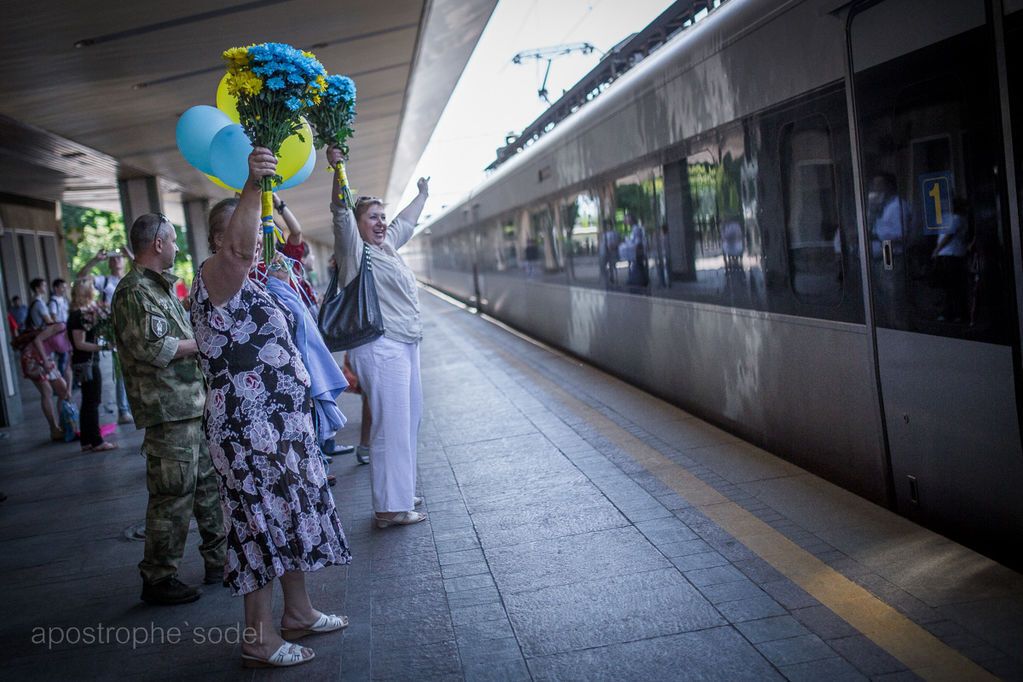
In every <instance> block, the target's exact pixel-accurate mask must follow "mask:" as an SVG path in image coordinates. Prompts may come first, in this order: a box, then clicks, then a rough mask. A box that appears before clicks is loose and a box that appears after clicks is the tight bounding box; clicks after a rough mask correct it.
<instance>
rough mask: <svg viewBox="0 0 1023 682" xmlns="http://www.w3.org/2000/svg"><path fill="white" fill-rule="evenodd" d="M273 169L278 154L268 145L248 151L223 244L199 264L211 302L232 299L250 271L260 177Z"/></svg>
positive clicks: (254, 240) (256, 231)
mask: <svg viewBox="0 0 1023 682" xmlns="http://www.w3.org/2000/svg"><path fill="white" fill-rule="evenodd" d="M276 170H277V158H276V157H275V156H274V155H273V154H271V153H270V150H269V149H266V148H264V147H256V148H255V149H253V150H252V153H251V154H249V179H248V180H247V181H246V182H245V187H243V188H242V194H241V197H240V198H239V199H238V206H237V207H236V208H235V210H234V213H232V214H231V219H230V221H228V223H227V229H225V230H224V242H223V245H222V246H221V248H220V249H219V250H218V251H217V252H216V253H215V254H213V255H212V256H210V258H209V260H207V261H206V262H205V263H204V264H203V266H202V273H201V276H202V279H203V283H204V284H205V285H206V291H207V292H208V293H209V296H210V302H211V303H213V305H222V304H224V303H226V302H227V301H229V300H231V297H233V296H234V295H235V294H236V293H238V291H239V290H240V289H241V288H242V284H244V283H245V278H246V277H248V275H249V268H250V267H252V260H253V257H254V256H255V253H256V244H257V240H258V239H259V225H260V215H259V213H260V210H261V208H262V207H261V201H260V198H261V194H262V189H261V188H260V184H259V181H260V178H263V177H266V176H268V175H273V174H274V173H275V172H276Z"/></svg>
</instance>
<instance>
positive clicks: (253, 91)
mask: <svg viewBox="0 0 1023 682" xmlns="http://www.w3.org/2000/svg"><path fill="white" fill-rule="evenodd" d="M262 89H263V80H262V79H261V78H260V77H259V76H257V75H256V74H254V73H252V72H251V71H229V72H228V78H227V91H228V92H229V93H231V94H232V95H234V96H235V97H240V96H243V95H258V94H259V92H260V91H261V90H262Z"/></svg>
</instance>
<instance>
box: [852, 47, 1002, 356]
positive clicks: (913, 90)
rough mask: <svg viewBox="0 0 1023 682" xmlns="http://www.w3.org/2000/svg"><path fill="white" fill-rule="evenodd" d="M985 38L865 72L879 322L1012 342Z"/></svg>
mask: <svg viewBox="0 0 1023 682" xmlns="http://www.w3.org/2000/svg"><path fill="white" fill-rule="evenodd" d="M988 40H989V35H988V33H987V32H986V30H985V28H976V29H972V30H969V31H966V32H964V33H961V34H960V35H957V36H955V37H952V38H948V39H946V40H943V41H941V42H938V43H936V44H934V45H931V46H928V47H926V48H923V49H920V50H917V51H914V52H911V53H909V54H906V55H904V56H900V57H898V58H896V59H893V60H891V61H888V62H885V63H883V64H879V65H877V66H872V67H871V68H867V69H865V70H863V71H859V72H858V73H857V74H856V81H855V85H856V92H857V105H858V109H859V115H860V126H861V131H862V132H861V139H862V147H863V150H864V164H863V165H864V168H863V175H864V185H865V191H866V192H867V197H866V202H865V204H866V222H867V226H866V228H867V233H868V238H869V240H870V256H871V257H870V273H871V277H872V279H873V282H874V285H873V287H872V293H873V296H874V310H875V315H876V317H877V322H878V325H879V326H882V327H888V328H893V329H898V330H904V331H914V332H919V333H924V334H933V335H940V336H951V337H957V338H966V339H972V340H978V341H986V342H990V343H1006V342H1007V339H1008V334H1009V329H1011V328H1012V320H1013V319H1014V312H1013V306H1011V305H1009V301H1010V299H1009V294H1008V292H1009V291H1010V287H1009V286H1008V285H1007V283H1008V282H1009V281H1011V275H1010V274H1009V273H1011V265H1010V263H1009V261H1008V260H1007V255H1008V254H1009V253H1011V249H1010V248H1009V247H1008V243H1009V237H1008V234H1007V229H1006V226H1005V224H1004V222H1003V216H1004V213H1005V211H1004V207H1003V205H1002V198H1001V193H1002V189H1001V183H1002V178H1001V176H1000V172H999V168H1000V166H1001V163H1002V159H1001V156H1002V143H1001V137H1000V131H1001V124H1000V122H999V120H998V107H997V106H996V105H993V104H992V94H991V93H993V92H996V89H995V86H994V83H993V80H994V79H993V74H994V69H993V68H992V61H991V52H990V44H989V42H988ZM854 65H855V66H857V67H858V66H859V65H858V64H856V63H855V62H854Z"/></svg>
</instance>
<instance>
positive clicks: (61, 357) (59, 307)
mask: <svg viewBox="0 0 1023 682" xmlns="http://www.w3.org/2000/svg"><path fill="white" fill-rule="evenodd" d="M47 307H48V308H49V310H50V319H52V320H53V321H54V322H63V323H64V324H67V321H68V300H67V283H66V282H65V281H64V280H62V279H55V280H53V283H52V284H51V285H50V301H49V303H48V304H47ZM68 346H70V344H68ZM53 357H54V359H55V360H56V361H57V371H58V372H60V375H61V376H62V377H64V382H65V383H67V385H68V386H70V385H71V349H70V347H69V348H68V350H54V351H53Z"/></svg>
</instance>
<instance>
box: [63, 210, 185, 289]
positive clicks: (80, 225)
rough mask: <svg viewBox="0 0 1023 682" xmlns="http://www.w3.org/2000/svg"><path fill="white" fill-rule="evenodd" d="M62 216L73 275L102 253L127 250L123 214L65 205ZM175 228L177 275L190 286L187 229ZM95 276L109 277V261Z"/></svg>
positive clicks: (101, 264) (103, 263) (176, 226)
mask: <svg viewBox="0 0 1023 682" xmlns="http://www.w3.org/2000/svg"><path fill="white" fill-rule="evenodd" d="M61 215H62V219H61V223H62V227H63V230H64V246H65V248H66V249H67V257H68V262H69V263H70V264H71V268H70V271H71V273H72V274H74V273H76V272H78V271H79V270H80V269H81V268H82V267H83V266H84V265H85V264H86V263H88V262H89V260H90V259H91V258H92V257H93V256H95V255H96V254H97V253H98V252H99V250H100V249H107V250H108V251H111V250H113V249H123V248H125V245H126V243H127V232H126V230H125V228H124V218H123V217H122V216H121V214H120V213H111V212H109V211H100V210H98V209H95V208H85V207H84V206H72V205H70V204H63V206H62V207H61ZM174 228H175V230H176V232H177V235H178V239H177V242H178V256H177V258H176V259H175V260H174V274H175V275H177V276H178V277H180V278H181V279H182V280H184V281H185V284H186V285H189V286H190V285H191V284H192V276H193V274H194V271H193V268H192V258H191V256H190V255H189V253H188V237H187V235H186V234H185V229H184V228H183V227H180V226H178V225H175V226H174ZM94 272H95V273H96V274H102V275H106V274H109V273H110V270H109V268H108V267H107V263H106V261H103V262H101V263H99V264H98V265H97V266H96V268H95V270H94Z"/></svg>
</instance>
